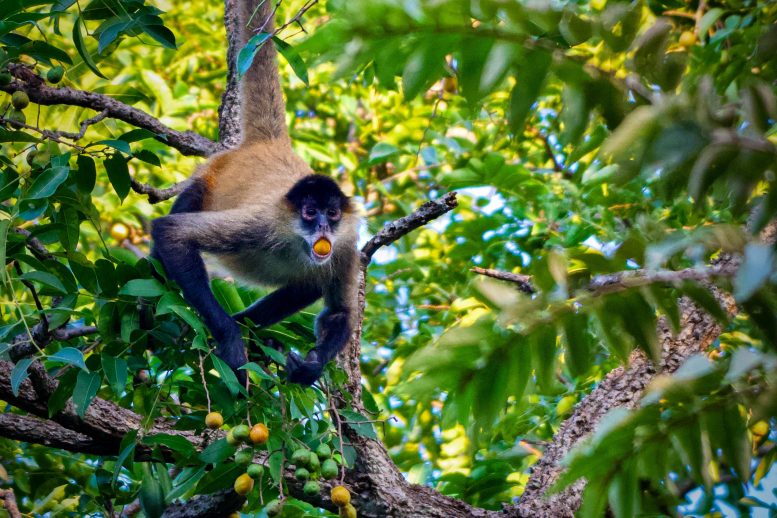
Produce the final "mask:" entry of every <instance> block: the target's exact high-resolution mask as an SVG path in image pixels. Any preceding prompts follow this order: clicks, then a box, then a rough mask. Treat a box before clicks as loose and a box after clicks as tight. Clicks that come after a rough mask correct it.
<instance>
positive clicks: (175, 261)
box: [151, 211, 247, 382]
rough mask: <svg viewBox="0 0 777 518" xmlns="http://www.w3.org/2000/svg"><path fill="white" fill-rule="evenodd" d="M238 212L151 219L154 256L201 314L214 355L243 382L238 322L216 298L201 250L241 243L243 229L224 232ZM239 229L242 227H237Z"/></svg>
mask: <svg viewBox="0 0 777 518" xmlns="http://www.w3.org/2000/svg"><path fill="white" fill-rule="evenodd" d="M238 215H239V213H237V214H232V211H224V212H186V213H177V214H171V215H169V216H165V217H163V218H158V219H156V220H154V222H153V226H152V230H151V232H152V237H153V239H154V250H153V252H152V253H153V255H154V257H156V258H157V259H159V260H160V261H161V262H162V264H163V265H164V267H165V271H166V272H167V275H168V277H170V278H171V279H173V280H174V281H175V282H177V283H178V285H179V286H180V287H181V290H182V291H183V295H184V298H185V299H186V300H187V302H189V304H191V305H192V306H193V307H194V308H195V309H196V310H197V312H198V313H199V314H200V315H201V316H202V318H203V320H204V321H205V324H206V325H207V326H208V329H210V331H211V333H212V334H213V337H214V338H215V339H216V341H217V342H218V347H217V349H216V355H217V356H218V357H219V358H221V359H222V360H224V362H225V363H226V364H227V365H229V366H230V367H231V368H232V369H233V370H235V373H236V374H237V376H238V379H240V380H241V382H243V381H244V380H245V372H243V371H239V370H237V368H238V367H240V366H241V365H243V364H245V363H246V361H247V357H246V353H245V347H244V345H243V340H242V338H241V336H240V327H239V326H238V324H237V322H235V320H234V319H233V318H232V317H231V316H229V314H227V312H226V311H225V310H224V309H223V308H222V307H221V306H220V305H219V303H218V301H216V297H214V296H213V293H212V292H211V290H210V283H209V281H208V274H207V271H206V270H205V264H204V263H203V261H202V257H201V256H200V253H201V252H202V251H208V252H216V253H218V252H222V253H223V252H229V251H232V250H233V249H235V248H237V247H239V246H241V242H240V240H241V236H244V235H246V234H247V233H246V232H234V231H233V232H231V233H228V232H226V230H225V228H227V227H228V225H226V224H225V223H226V222H231V223H232V227H233V228H234V227H239V225H235V219H236V217H238ZM240 230H242V229H240Z"/></svg>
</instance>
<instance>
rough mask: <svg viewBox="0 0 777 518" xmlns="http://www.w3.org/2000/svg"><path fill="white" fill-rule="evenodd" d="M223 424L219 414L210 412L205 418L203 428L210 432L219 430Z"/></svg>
mask: <svg viewBox="0 0 777 518" xmlns="http://www.w3.org/2000/svg"><path fill="white" fill-rule="evenodd" d="M223 424H224V418H223V417H221V414H219V413H218V412H211V413H209V414H208V415H206V416H205V426H207V427H208V428H210V429H211V430H215V429H217V428H221V425H223Z"/></svg>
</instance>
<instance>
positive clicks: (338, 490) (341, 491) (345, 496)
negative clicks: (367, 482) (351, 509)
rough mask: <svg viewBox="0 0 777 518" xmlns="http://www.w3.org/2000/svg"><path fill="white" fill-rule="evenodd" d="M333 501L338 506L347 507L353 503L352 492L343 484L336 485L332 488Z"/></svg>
mask: <svg viewBox="0 0 777 518" xmlns="http://www.w3.org/2000/svg"><path fill="white" fill-rule="evenodd" d="M331 497H332V503H333V504H335V505H336V506H337V507H345V506H346V505H348V504H350V503H351V493H349V492H348V490H347V489H345V488H344V487H343V486H335V487H333V488H332V494H331Z"/></svg>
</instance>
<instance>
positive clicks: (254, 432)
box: [248, 423, 270, 444]
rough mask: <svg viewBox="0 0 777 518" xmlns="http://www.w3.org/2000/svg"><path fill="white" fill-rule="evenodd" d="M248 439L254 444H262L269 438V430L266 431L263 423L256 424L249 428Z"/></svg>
mask: <svg viewBox="0 0 777 518" xmlns="http://www.w3.org/2000/svg"><path fill="white" fill-rule="evenodd" d="M248 437H249V438H250V439H251V442H252V443H254V444H264V443H266V442H267V439H269V438H270V430H268V429H267V426H265V425H264V423H257V424H255V425H254V426H253V427H252V428H251V432H250V433H249V434H248Z"/></svg>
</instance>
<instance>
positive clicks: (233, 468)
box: [196, 454, 281, 495]
mask: <svg viewBox="0 0 777 518" xmlns="http://www.w3.org/2000/svg"><path fill="white" fill-rule="evenodd" d="M276 457H277V458H278V459H280V458H281V455H279V454H276V455H273V456H272V457H270V464H271V465H272V462H273V458H276ZM245 469H246V468H245V466H243V465H241V464H238V463H236V462H225V463H222V464H219V465H217V466H216V467H214V468H213V469H212V470H210V471H209V472H208V473H207V474H206V475H205V476H204V477H203V478H202V480H200V483H199V484H197V491H196V492H197V494H200V495H207V494H210V493H214V492H216V491H218V490H220V489H226V488H228V487H230V486H232V484H234V483H235V479H236V478H237V477H238V476H240V474H241V473H245Z"/></svg>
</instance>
